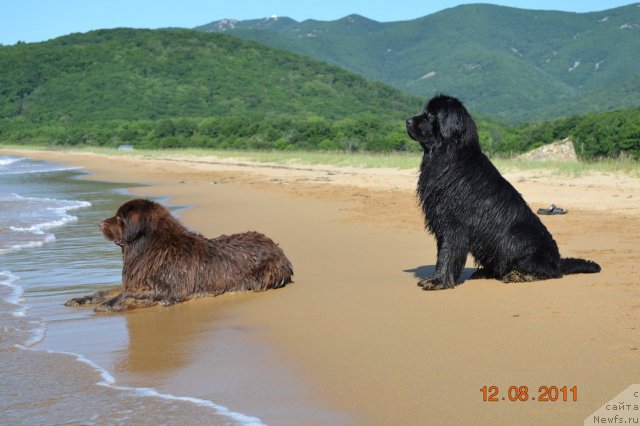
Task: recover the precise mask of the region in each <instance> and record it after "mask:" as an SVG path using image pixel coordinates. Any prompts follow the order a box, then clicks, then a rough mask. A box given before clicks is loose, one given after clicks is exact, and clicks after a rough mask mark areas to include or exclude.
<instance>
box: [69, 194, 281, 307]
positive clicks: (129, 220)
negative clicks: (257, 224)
mask: <svg viewBox="0 0 640 426" xmlns="http://www.w3.org/2000/svg"><path fill="white" fill-rule="evenodd" d="M100 229H101V230H102V233H103V234H104V236H105V238H107V239H108V240H111V241H113V242H114V243H116V244H117V245H118V246H120V247H121V248H122V258H123V263H124V266H123V268H122V284H123V287H122V288H121V289H118V291H99V292H97V293H95V294H92V295H90V296H85V297H79V298H75V299H71V300H69V301H68V302H67V303H65V305H67V306H78V305H85V304H98V305H97V306H96V307H95V310H96V311H123V310H128V309H134V308H139V307H147V306H153V305H155V304H157V303H162V304H163V305H172V304H174V303H178V302H182V301H185V300H187V299H191V298H194V297H198V296H207V295H210V296H216V295H219V294H222V293H225V292H229V291H249V290H252V291H262V290H267V289H270V288H279V287H283V286H285V285H286V284H288V283H290V282H291V277H292V275H293V268H292V266H291V262H289V260H288V259H287V258H286V256H285V254H284V252H283V251H282V249H281V248H280V247H278V245H277V244H276V243H274V242H273V241H271V240H270V239H269V238H267V237H266V236H265V235H263V234H260V233H258V232H245V233H242V234H234V235H222V236H220V237H217V238H212V239H207V238H205V237H203V236H202V235H200V234H197V233H194V232H190V231H188V230H187V229H186V228H185V227H184V226H182V225H181V224H180V222H178V221H177V220H176V219H175V218H174V217H173V216H171V214H170V213H169V212H168V211H167V209H165V208H164V207H162V206H161V205H160V204H158V203H155V202H153V201H149V200H142V199H137V200H131V201H128V202H126V203H125V204H123V205H122V206H121V207H120V208H119V209H118V211H117V213H116V215H115V216H113V217H111V218H109V219H106V220H104V221H102V222H101V223H100Z"/></svg>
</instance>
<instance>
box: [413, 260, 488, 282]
mask: <svg viewBox="0 0 640 426" xmlns="http://www.w3.org/2000/svg"><path fill="white" fill-rule="evenodd" d="M475 271H476V268H464V269H463V271H462V274H460V278H458V283H457V284H456V286H458V285H460V284H462V283H463V282H465V281H466V280H468V279H469V278H470V277H471V274H473V273H474V272H475ZM403 272H407V273H410V274H413V276H414V277H416V278H417V279H418V280H423V279H425V278H429V277H432V276H433V274H435V272H436V265H422V266H416V267H415V268H413V269H404V270H403Z"/></svg>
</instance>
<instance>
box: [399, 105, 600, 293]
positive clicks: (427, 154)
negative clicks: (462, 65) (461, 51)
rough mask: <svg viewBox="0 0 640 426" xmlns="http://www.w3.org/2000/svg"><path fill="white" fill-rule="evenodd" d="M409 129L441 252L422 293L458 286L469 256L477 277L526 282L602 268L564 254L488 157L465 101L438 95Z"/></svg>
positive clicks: (421, 196) (421, 192) (423, 200)
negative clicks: (419, 148) (419, 159)
mask: <svg viewBox="0 0 640 426" xmlns="http://www.w3.org/2000/svg"><path fill="white" fill-rule="evenodd" d="M406 125H407V132H408V133H409V136H410V137H411V138H412V139H414V140H415V141H417V142H419V143H420V145H421V146H422V148H423V150H424V154H423V157H422V163H421V165H420V177H419V179H418V188H417V196H418V200H419V202H420V205H421V207H422V211H423V213H424V218H425V224H426V227H427V229H428V230H429V231H430V232H431V233H432V234H433V235H434V236H435V237H436V240H437V247H438V255H437V256H438V258H437V262H436V268H435V273H434V275H433V276H432V277H429V278H426V279H423V280H421V281H420V282H419V283H418V285H419V286H421V287H422V288H423V289H424V290H440V289H445V288H453V287H454V286H455V285H456V284H457V282H458V279H459V278H460V274H461V273H462V270H463V268H464V265H465V262H466V259H467V254H468V253H471V254H472V255H473V257H474V258H475V261H476V264H477V265H478V266H479V269H478V270H477V271H476V272H475V273H474V274H473V275H472V276H471V278H496V279H499V280H502V281H504V282H522V281H535V280H544V279H549V278H560V277H562V276H563V275H564V274H571V273H592V272H599V271H600V266H599V265H598V264H596V263H595V262H592V261H588V260H583V259H575V258H564V259H563V258H561V257H560V253H559V251H558V246H557V244H556V242H555V241H554V239H553V237H552V236H551V234H550V233H549V231H548V230H547V228H546V227H545V226H544V225H543V224H542V222H541V221H540V219H539V218H538V217H537V216H536V215H535V214H534V213H533V212H532V211H531V209H530V208H529V206H528V205H527V203H526V202H525V201H524V199H523V198H522V196H521V195H520V194H519V193H518V191H516V189H515V188H514V187H513V186H512V185H511V184H510V183H509V182H508V181H507V180H506V179H504V178H503V177H502V176H501V175H500V173H499V172H498V170H497V169H496V168H495V166H494V165H493V164H492V163H491V161H489V159H488V158H487V157H486V156H485V155H484V154H483V153H482V151H481V149H480V143H479V140H478V132H477V130H476V125H475V123H474V121H473V119H472V118H471V115H469V113H468V112H467V110H466V109H465V107H464V106H463V105H462V103H461V102H460V101H459V100H457V99H455V98H452V97H449V96H445V95H439V96H436V97H434V98H432V99H431V100H430V101H429V102H428V103H427V105H426V106H425V109H424V111H423V113H422V114H420V115H417V116H415V117H412V118H410V119H408V120H407V123H406Z"/></svg>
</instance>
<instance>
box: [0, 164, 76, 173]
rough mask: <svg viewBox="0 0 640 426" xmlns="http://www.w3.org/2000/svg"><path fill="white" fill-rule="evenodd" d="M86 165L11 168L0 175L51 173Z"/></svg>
mask: <svg viewBox="0 0 640 426" xmlns="http://www.w3.org/2000/svg"><path fill="white" fill-rule="evenodd" d="M83 168H84V167H81V166H59V167H46V168H40V169H24V170H11V171H4V170H3V171H0V175H24V174H27V173H49V172H66V171H68V170H80V169H83Z"/></svg>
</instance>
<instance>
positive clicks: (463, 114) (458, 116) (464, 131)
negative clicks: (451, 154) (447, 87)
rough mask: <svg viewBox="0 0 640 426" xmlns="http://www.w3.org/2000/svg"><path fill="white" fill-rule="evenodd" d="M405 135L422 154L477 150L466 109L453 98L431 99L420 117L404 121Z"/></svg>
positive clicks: (477, 146) (476, 142)
mask: <svg viewBox="0 0 640 426" xmlns="http://www.w3.org/2000/svg"><path fill="white" fill-rule="evenodd" d="M406 124H407V133H409V136H410V137H411V139H413V140H415V141H417V142H419V143H420V145H422V148H423V149H424V150H425V151H427V150H428V151H431V150H433V149H434V148H436V149H438V148H441V147H442V148H445V149H446V148H453V149H456V150H458V149H460V148H463V147H469V148H474V149H480V144H479V142H478V132H477V130H476V124H475V123H474V121H473V118H471V115H469V113H468V112H467V109H466V108H465V107H464V105H462V102H460V101H459V100H458V99H456V98H452V97H451V96H446V95H438V96H435V97H433V98H432V99H431V100H430V101H429V102H428V103H427V105H426V106H425V107H424V111H423V113H422V114H420V115H416V116H415V117H411V118H410V119H408V120H407V122H406Z"/></svg>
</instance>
